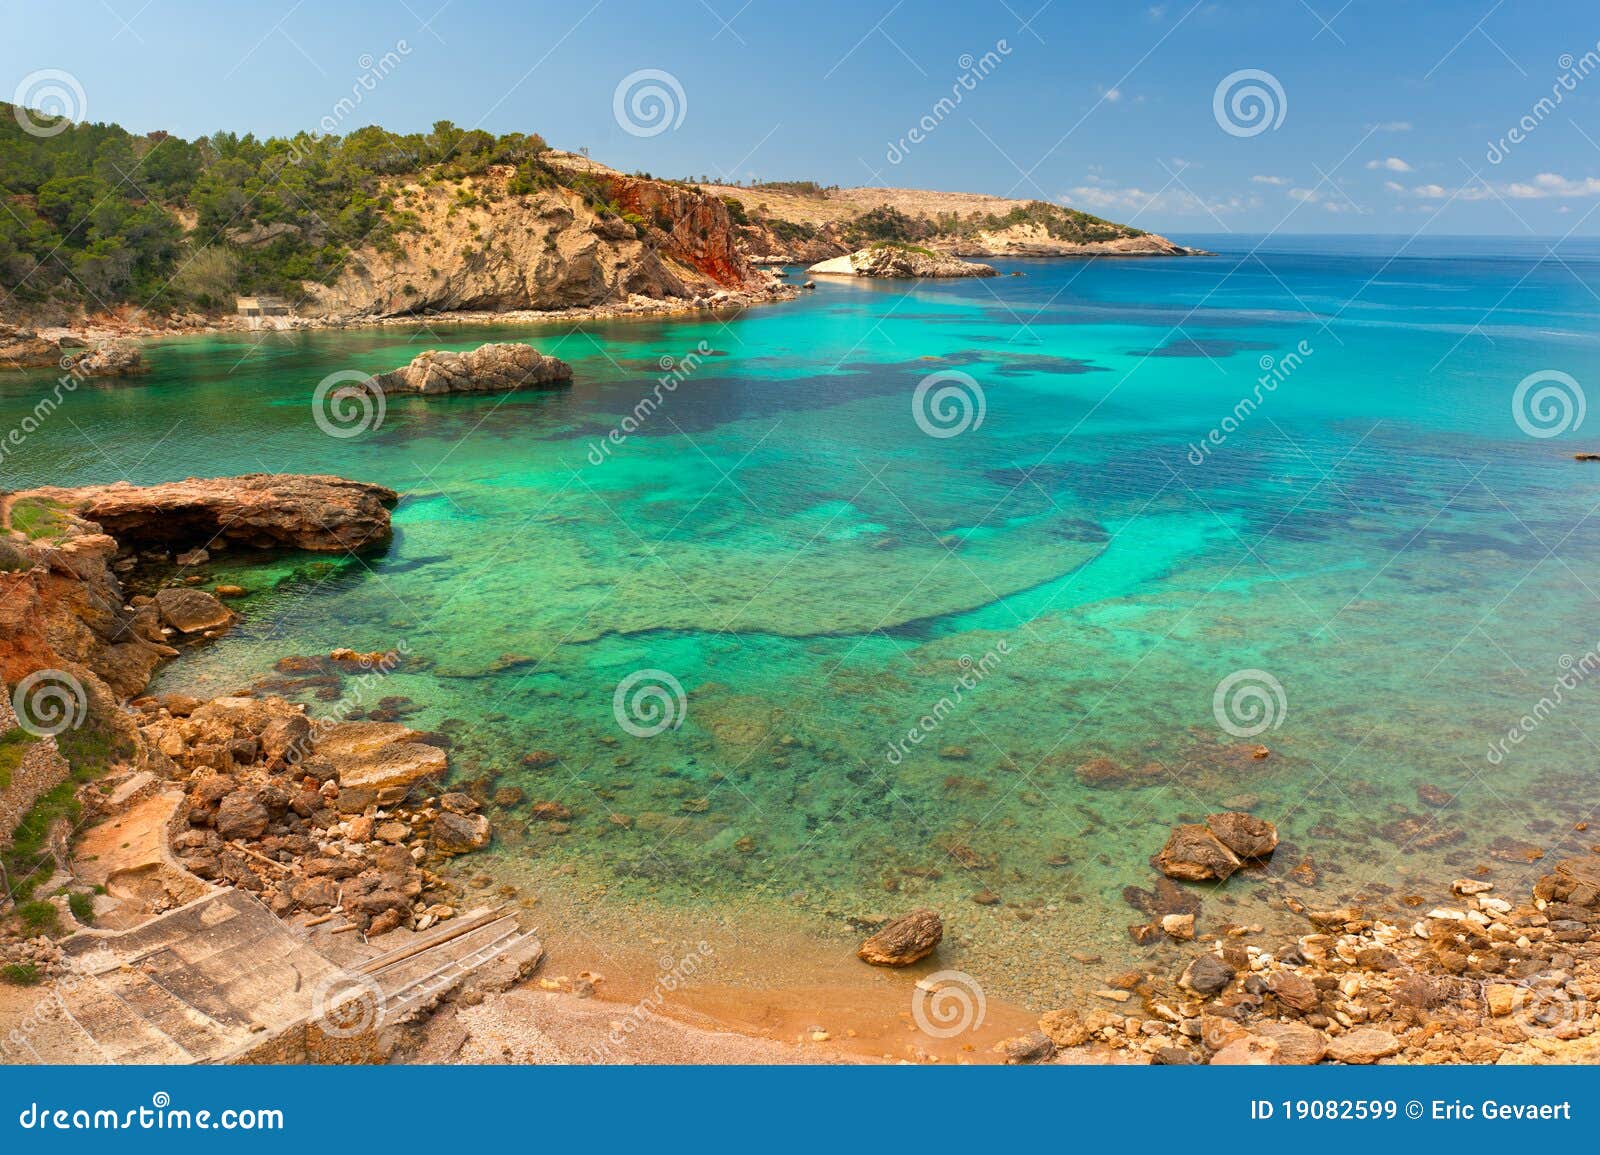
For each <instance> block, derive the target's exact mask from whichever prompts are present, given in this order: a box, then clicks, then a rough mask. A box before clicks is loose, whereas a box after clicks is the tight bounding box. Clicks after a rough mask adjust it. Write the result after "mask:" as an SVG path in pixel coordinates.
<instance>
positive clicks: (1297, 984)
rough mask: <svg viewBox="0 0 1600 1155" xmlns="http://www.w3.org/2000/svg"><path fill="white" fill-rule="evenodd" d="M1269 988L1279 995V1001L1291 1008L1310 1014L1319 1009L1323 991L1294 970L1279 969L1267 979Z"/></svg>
mask: <svg viewBox="0 0 1600 1155" xmlns="http://www.w3.org/2000/svg"><path fill="white" fill-rule="evenodd" d="M1267 989H1268V990H1270V991H1271V992H1272V993H1273V994H1275V995H1277V996H1278V1001H1279V1002H1280V1003H1282V1004H1283V1005H1284V1006H1286V1007H1288V1008H1290V1009H1291V1010H1296V1011H1299V1012H1300V1013H1301V1014H1303V1015H1308V1014H1310V1013H1311V1012H1312V1011H1314V1010H1316V1009H1317V1004H1318V1003H1319V1002H1321V1000H1322V992H1321V991H1319V990H1317V986H1316V984H1315V983H1313V982H1312V981H1311V980H1310V979H1308V978H1306V977H1305V976H1304V975H1297V974H1295V973H1294V972H1293V971H1279V972H1278V973H1277V974H1275V975H1273V976H1272V978H1271V979H1269V980H1268V981H1267Z"/></svg>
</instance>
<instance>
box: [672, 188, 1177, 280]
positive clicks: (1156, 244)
mask: <svg viewBox="0 0 1600 1155" xmlns="http://www.w3.org/2000/svg"><path fill="white" fill-rule="evenodd" d="M700 187H701V188H702V189H704V191H706V192H708V193H710V194H712V195H714V196H716V197H718V198H719V199H721V200H722V201H723V202H724V203H726V204H728V205H729V206H730V210H731V211H732V213H733V217H734V221H735V224H736V226H737V228H738V232H739V239H740V243H741V245H742V246H743V247H744V249H745V251H746V252H747V253H748V254H749V255H750V257H751V259H752V260H754V261H756V262H758V263H761V264H805V265H810V264H814V263H816V262H818V261H823V260H827V259H829V258H832V257H839V256H843V255H845V254H847V253H850V252H852V251H854V250H857V249H860V248H861V247H862V246H864V245H866V244H868V243H870V242H872V241H884V240H888V241H902V242H909V243H912V244H916V245H920V246H923V247H926V248H929V249H934V250H936V251H939V252H942V253H949V254H952V255H955V256H963V257H983V256H993V257H1004V256H1089V255H1107V256H1183V255H1187V254H1191V253H1196V252H1198V250H1195V249H1189V248H1185V247H1184V246H1182V245H1177V244H1174V243H1173V242H1172V241H1169V240H1168V239H1167V238H1165V237H1162V236H1157V235H1156V234H1155V233H1149V232H1145V231H1144V230H1142V229H1136V228H1133V227H1132V226H1130V225H1123V224H1118V223H1116V222H1115V221H1108V220H1104V219H1102V218H1100V217H1097V216H1093V215H1091V214H1089V213H1085V212H1081V211H1079V210H1077V209H1072V208H1068V207H1067V206H1065V205H1059V204H1051V203H1049V202H1046V201H1027V200H1013V199H1010V198H1006V197H996V196H987V195H984V194H981V193H957V192H937V191H932V190H927V189H901V188H822V187H820V186H818V185H816V184H814V183H812V182H809V181H799V182H797V181H785V182H778V183H775V184H764V185H755V186H739V185H714V184H711V185H702V186H700Z"/></svg>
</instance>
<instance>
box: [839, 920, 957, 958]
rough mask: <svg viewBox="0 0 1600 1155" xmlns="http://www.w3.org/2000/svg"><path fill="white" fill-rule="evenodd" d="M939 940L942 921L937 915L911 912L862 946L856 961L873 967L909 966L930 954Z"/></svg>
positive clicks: (942, 935) (857, 952)
mask: <svg viewBox="0 0 1600 1155" xmlns="http://www.w3.org/2000/svg"><path fill="white" fill-rule="evenodd" d="M943 937H944V920H943V919H941V918H940V917H939V912H938V911H936V910H914V911H912V912H911V913H910V914H903V915H901V916H900V917H899V918H897V919H895V920H894V921H892V922H890V923H889V924H888V925H887V926H885V927H884V928H883V929H882V930H880V931H879V932H878V933H877V934H875V935H873V936H872V937H871V938H869V939H867V941H866V942H864V943H862V944H861V947H860V949H859V950H857V951H856V957H858V958H860V959H861V960H862V961H863V962H869V963H871V964H872V965H873V966H877V967H904V966H910V965H911V964H912V963H914V962H916V961H917V960H918V959H924V958H927V957H928V956H929V955H930V954H932V953H933V948H934V947H936V946H938V945H939V940H940V939H942V938H943Z"/></svg>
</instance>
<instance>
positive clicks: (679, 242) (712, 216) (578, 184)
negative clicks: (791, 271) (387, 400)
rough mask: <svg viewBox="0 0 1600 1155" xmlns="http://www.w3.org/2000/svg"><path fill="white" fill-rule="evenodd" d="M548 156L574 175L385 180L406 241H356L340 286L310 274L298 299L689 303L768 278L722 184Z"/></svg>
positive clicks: (412, 306) (329, 304)
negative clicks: (709, 185) (752, 258)
mask: <svg viewBox="0 0 1600 1155" xmlns="http://www.w3.org/2000/svg"><path fill="white" fill-rule="evenodd" d="M549 164H550V165H551V167H552V169H553V170H554V171H556V172H557V173H558V174H560V175H561V176H562V178H563V180H570V181H571V183H550V184H549V185H548V186H547V187H541V188H536V189H532V190H526V189H525V188H524V187H523V186H522V185H520V184H519V183H518V182H517V180H516V173H515V171H514V170H513V169H511V168H510V167H506V166H496V167H493V168H491V169H490V170H489V171H488V172H486V173H485V174H483V175H482V176H476V177H466V178H462V179H458V180H446V179H433V178H430V177H427V176H420V177H409V178H404V179H401V180H398V181H397V182H395V183H394V184H393V185H392V186H391V187H390V188H389V189H388V190H387V191H388V193H389V195H390V196H391V197H392V198H393V206H394V207H393V212H394V213H395V214H396V220H397V221H398V222H400V226H401V228H402V233H401V235H400V238H399V241H398V243H390V244H385V245H382V246H369V247H366V248H363V249H360V250H358V251H357V252H356V253H354V254H353V255H352V256H351V258H350V260H349V261H348V262H347V263H346V265H345V268H344V271H343V272H342V274H341V275H340V276H339V278H338V279H337V281H335V283H334V284H333V285H331V286H323V285H316V284H308V285H307V286H306V293H307V295H308V297H309V298H310V300H309V302H308V303H306V304H304V305H302V306H301V309H300V312H301V313H302V314H307V315H319V314H320V315H322V316H327V317H340V318H359V317H387V316H400V315H405V314H410V313H425V312H455V311H467V310H486V311H494V312H505V311H510V310H516V309H531V310H554V309H568V308H574V307H580V306H596V305H606V304H623V303H626V302H628V301H630V300H632V299H635V298H648V299H652V300H663V299H681V300H683V301H685V302H686V303H687V302H691V301H694V300H696V299H709V298H711V297H713V296H714V295H715V294H718V293H729V292H731V293H756V292H762V291H765V290H766V289H767V287H768V286H769V284H770V279H769V278H768V277H767V276H766V275H765V274H763V273H762V272H760V271H759V270H757V269H756V268H755V267H753V266H752V265H751V264H750V262H749V260H748V259H747V258H746V257H745V255H744V253H743V250H742V249H741V248H740V245H739V241H738V236H737V234H736V233H735V231H734V228H733V223H732V221H731V220H730V219H729V216H728V209H727V207H726V205H724V204H723V202H722V201H721V200H720V199H718V198H717V197H714V196H709V195H707V194H705V193H702V192H700V191H699V190H698V189H695V188H692V187H690V186H688V185H680V184H673V183H669V182H665V181H658V180H651V179H648V178H644V177H633V176H626V175H624V174H622V173H619V172H616V171H615V170H613V169H609V168H606V167H605V166H603V165H598V164H595V163H593V162H591V161H587V160H585V159H584V158H581V157H575V156H572V155H570V154H565V153H553V154H550V157H549Z"/></svg>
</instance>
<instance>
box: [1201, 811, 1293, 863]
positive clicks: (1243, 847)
mask: <svg viewBox="0 0 1600 1155" xmlns="http://www.w3.org/2000/svg"><path fill="white" fill-rule="evenodd" d="M1206 827H1207V828H1208V829H1209V830H1210V831H1211V833H1212V834H1213V835H1215V836H1216V839H1217V841H1218V842H1220V843H1222V845H1224V846H1226V847H1227V848H1228V849H1229V850H1231V851H1233V852H1234V853H1235V854H1237V855H1238V856H1239V857H1240V858H1266V857H1267V856H1268V855H1270V854H1271V853H1272V852H1273V851H1274V850H1276V849H1277V848H1278V828H1277V827H1276V826H1274V825H1273V824H1272V823H1270V822H1268V821H1267V820H1266V819H1265V818H1257V817H1256V816H1255V815H1254V814H1245V813H1242V812H1240V811H1236V810H1229V811H1224V812H1223V813H1221V814H1207V815H1206Z"/></svg>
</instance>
